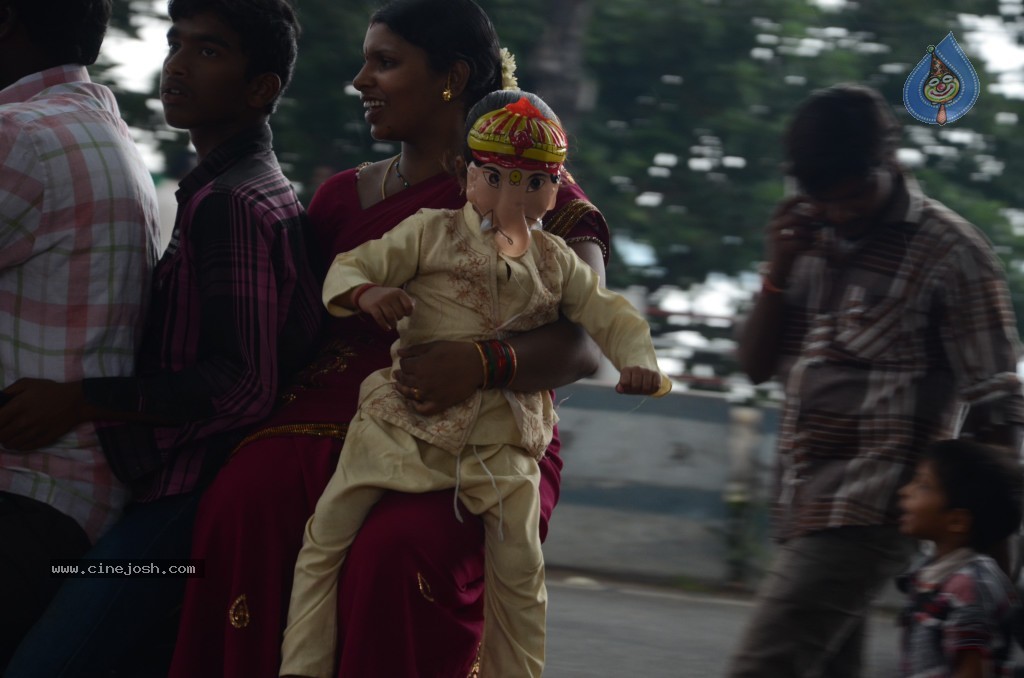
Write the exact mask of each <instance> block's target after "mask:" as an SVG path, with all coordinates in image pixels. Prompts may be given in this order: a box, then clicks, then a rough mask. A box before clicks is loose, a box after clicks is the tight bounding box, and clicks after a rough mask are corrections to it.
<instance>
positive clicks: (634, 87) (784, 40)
mask: <svg viewBox="0 0 1024 678" xmlns="http://www.w3.org/2000/svg"><path fill="white" fill-rule="evenodd" d="M377 5H378V2H376V1H375V0H348V1H347V2H343V3H342V2H337V1H336V0H296V7H297V11H298V12H299V16H300V19H301V21H302V24H303V37H302V42H301V46H300V49H301V51H300V57H299V63H298V66H297V69H296V74H295V79H294V82H293V84H292V86H291V88H290V89H289V91H288V93H287V96H286V97H285V99H284V100H283V101H282V105H281V107H280V110H279V111H278V114H277V116H276V118H275V120H274V129H275V135H276V140H275V145H276V147H277V149H278V153H279V155H280V157H281V161H282V164H283V165H285V167H286V169H287V172H288V173H289V176H291V177H292V178H293V180H295V181H296V183H297V184H298V185H299V187H300V189H301V194H302V195H303V197H304V198H305V199H307V200H308V199H309V197H310V196H311V195H312V191H313V190H315V188H316V185H317V184H318V183H319V181H320V180H322V178H323V177H324V176H326V175H327V174H328V173H329V172H332V171H337V170H339V169H342V168H344V167H349V166H352V165H355V164H358V163H359V162H362V161H366V160H374V159H377V158H380V157H385V156H386V155H388V154H393V153H395V152H396V150H397V148H396V147H395V146H394V145H392V144H387V143H377V142H375V141H374V140H373V139H371V138H370V137H369V134H368V133H367V129H366V126H365V124H364V122H363V119H362V108H361V106H360V104H359V97H358V96H357V95H356V93H355V92H354V90H353V89H352V88H351V80H352V78H353V77H354V75H355V74H356V72H357V71H358V69H359V67H360V65H361V63H362V48H361V46H362V41H363V35H364V33H365V29H366V26H367V21H368V18H369V16H370V14H371V13H372V11H373V9H374V8H375V7H376V6H377ZM481 5H482V6H483V7H484V8H485V9H486V10H487V11H488V13H489V14H490V15H491V17H492V19H493V21H494V23H495V25H496V26H497V28H498V31H499V34H500V35H501V37H502V40H503V43H504V44H505V45H507V46H508V47H509V48H510V49H512V51H513V52H514V53H515V55H516V57H517V60H518V62H519V65H520V72H519V82H520V86H521V87H523V88H524V89H529V90H533V91H536V92H538V93H539V94H541V95H542V96H544V97H545V98H547V99H548V100H549V101H550V102H551V103H552V104H553V106H554V107H555V109H556V110H557V111H558V112H559V114H560V115H561V116H562V117H563V119H564V120H565V122H566V124H567V128H568V130H569V132H570V140H571V142H572V144H573V148H572V150H571V154H570V168H571V170H572V172H573V174H574V175H575V176H576V178H577V180H579V182H580V183H581V184H582V185H583V187H584V188H585V190H586V191H587V192H588V194H589V195H590V197H591V199H592V200H593V201H594V202H595V203H596V204H598V205H599V206H600V207H601V209H602V210H603V211H604V213H605V214H606V216H607V217H608V221H609V223H610V224H611V226H612V229H613V233H615V234H619V235H622V236H627V237H629V238H631V239H633V240H636V241H640V242H643V243H646V244H649V245H650V246H651V247H653V249H654V251H655V252H656V256H657V259H658V262H657V264H658V265H657V266H656V267H632V266H629V265H628V264H627V262H625V261H624V260H622V259H621V258H617V259H616V260H615V261H614V263H613V266H612V268H611V269H610V274H609V280H610V284H612V285H614V286H623V285H626V284H630V283H642V284H645V285H647V286H648V287H651V288H653V287H656V286H658V285H661V284H666V283H668V284H677V285H686V284H688V283H691V282H694V281H699V280H702V279H703V278H704V277H705V275H706V274H707V273H708V272H710V271H722V272H725V273H736V272H739V271H743V270H749V269H750V268H751V267H752V266H753V265H754V262H756V261H757V260H758V259H760V257H761V247H762V244H761V231H762V228H763V225H764V223H765V221H766V219H767V217H768V215H769V214H770V212H771V209H772V207H773V205H774V203H775V202H776V201H777V200H778V199H779V198H781V196H782V192H783V181H782V167H781V163H782V152H781V146H780V143H779V140H780V137H781V134H782V131H783V129H784V127H785V124H786V121H787V119H788V115H789V113H790V111H792V110H793V109H794V107H795V106H796V105H797V103H798V102H799V101H800V100H802V99H803V98H804V97H806V96H807V94H808V93H809V92H810V91H811V90H813V89H815V88H819V87H824V86H827V85H830V84H834V83H836V82H841V81H860V82H864V83H866V84H869V85H872V86H874V87H877V88H878V89H879V90H880V91H882V92H883V93H884V94H885V96H886V97H887V98H888V100H889V101H890V102H891V103H892V106H893V109H894V111H896V113H897V114H898V115H899V117H900V119H901V121H902V122H903V123H904V127H905V133H904V143H903V145H904V147H905V150H904V152H903V157H905V158H906V159H907V161H908V162H909V163H911V164H912V165H913V169H914V171H915V172H916V173H917V175H918V177H919V178H920V179H921V181H922V183H923V184H924V185H925V188H926V190H927V191H928V192H929V193H930V194H931V195H932V196H933V197H934V198H937V199H939V200H942V201H943V202H945V203H947V204H948V205H949V206H950V207H951V208H953V209H955V210H956V211H958V212H960V213H961V214H963V215H964V216H965V217H966V218H968V219H970V220H971V221H973V222H974V223H976V224H978V225H979V226H980V227H981V228H983V229H984V230H985V231H986V233H988V235H989V236H990V237H991V238H992V240H993V241H994V243H995V244H996V246H997V248H998V251H999V252H1000V254H1001V255H1002V256H1003V258H1004V261H1005V262H1006V264H1007V268H1008V270H1009V272H1010V276H1011V282H1012V287H1013V290H1014V299H1015V303H1016V305H1017V312H1018V317H1020V318H1022V319H1024V241H1022V238H1021V235H1022V234H1024V212H1016V213H1014V212H1012V211H1010V212H1008V211H1007V210H1008V209H1009V208H1013V207H1016V206H1017V204H1018V201H1019V189H1018V188H1017V187H1018V186H1019V185H1020V183H1021V181H1022V179H1024V137H1022V135H1021V134H1020V133H1019V128H1018V121H1020V120H1021V118H1022V117H1024V102H1022V101H1021V100H1020V99H1008V98H1006V97H1005V96H1003V95H1002V94H1000V93H998V92H996V91H995V90H994V89H993V88H992V87H991V86H989V85H991V84H992V83H994V82H995V80H994V78H993V77H992V76H991V75H990V74H989V73H988V72H987V71H986V69H985V64H984V63H983V62H982V60H981V58H980V56H979V55H978V54H976V53H974V52H972V50H971V44H972V43H971V41H969V40H968V39H967V36H966V32H967V31H966V29H967V24H966V23H965V19H964V17H965V16H969V15H986V16H993V17H994V16H997V15H998V13H999V12H1000V11H1002V12H1003V13H1004V15H1003V19H1004V20H1005V21H1004V24H1005V25H1008V26H1010V27H1011V28H1012V27H1017V28H1019V27H1020V25H1021V21H1020V17H1019V15H1020V13H1019V12H1018V13H1016V14H1014V11H1015V10H1014V9H1013V8H1012V7H1011V6H1010V4H1008V3H1004V2H999V0H958V1H957V2H952V1H950V2H943V3H936V2H934V1H928V0H904V1H901V2H892V1H891V0H859V1H858V2H843V1H842V0H832V1H831V2H828V3H824V2H814V1H811V0H762V1H760V2H750V1H749V0H659V2H649V1H648V0H544V1H543V2H542V1H541V0H481ZM825 5H827V8H826V7H825ZM116 7H117V13H116V16H115V24H114V25H115V27H116V29H118V30H122V31H126V32H131V31H132V30H133V26H134V25H135V23H133V22H137V20H138V17H139V16H141V15H144V14H157V15H159V14H161V13H162V7H161V6H160V5H157V6H155V7H154V5H152V4H151V3H150V2H149V1H148V0H133V1H132V2H121V3H117V4H116ZM1017 9H1020V8H1019V6H1017ZM950 30H952V31H954V33H955V35H956V37H957V39H958V41H959V42H960V44H961V45H962V46H964V47H965V48H966V49H967V53H968V56H969V57H970V58H971V60H972V63H973V64H974V66H975V68H976V69H977V70H978V73H979V76H980V77H981V80H982V83H983V85H984V86H985V90H984V91H983V93H982V96H981V97H980V99H979V100H978V103H977V105H976V106H975V108H974V110H972V111H971V112H970V113H969V114H968V115H967V116H965V117H964V118H962V119H961V120H958V121H957V122H956V123H953V124H951V125H948V126H947V127H944V128H939V127H937V126H929V125H925V124H922V123H918V122H917V121H915V120H914V119H913V118H911V117H910V116H909V115H907V114H906V112H905V111H904V109H903V106H902V87H903V82H904V80H905V79H906V77H907V75H908V73H909V72H910V69H911V68H912V67H913V66H914V64H916V63H917V61H918V60H919V59H920V58H921V57H922V56H923V55H924V53H925V48H926V47H927V45H929V44H934V43H936V42H938V41H939V40H941V39H942V38H943V37H944V36H945V34H946V33H947V32H948V31H950ZM100 77H103V76H102V75H101V76H100ZM155 87H156V84H155V81H154V93H152V94H150V95H148V96H146V95H127V94H125V95H124V96H123V99H122V101H123V107H124V109H125V113H126V115H127V116H128V117H129V119H130V121H131V122H132V123H133V124H135V125H137V126H139V127H141V128H146V129H152V130H160V134H159V137H160V139H161V143H162V144H163V145H164V146H165V148H166V149H172V148H178V149H180V148H181V146H182V144H183V137H182V136H180V135H174V134H171V133H170V132H169V131H168V130H167V129H166V128H164V127H163V125H162V121H161V120H160V116H159V112H158V111H159V106H158V105H157V106H154V105H153V102H150V103H149V104H147V102H146V99H147V98H148V99H153V98H155V96H156V95H155ZM122 94H123V93H122Z"/></svg>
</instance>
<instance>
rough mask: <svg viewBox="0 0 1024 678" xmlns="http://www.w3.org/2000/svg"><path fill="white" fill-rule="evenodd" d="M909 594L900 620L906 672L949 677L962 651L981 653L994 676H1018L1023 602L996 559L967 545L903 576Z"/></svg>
mask: <svg viewBox="0 0 1024 678" xmlns="http://www.w3.org/2000/svg"><path fill="white" fill-rule="evenodd" d="M897 586H898V587H899V589H900V590H901V591H903V592H904V593H905V594H907V604H906V606H905V607H904V608H903V611H902V614H901V615H900V618H899V623H900V626H902V627H903V638H902V639H901V642H900V645H901V653H900V655H901V660H900V664H901V667H900V668H901V673H900V675H902V676H906V677H907V678H947V677H948V676H951V675H953V667H955V666H956V664H957V661H958V657H957V655H959V654H960V653H962V652H966V651H968V650H975V651H977V652H980V653H981V656H982V658H983V660H984V661H985V662H986V663H987V664H988V666H989V671H990V672H989V673H986V674H985V675H988V676H993V677H1005V678H1009V677H1010V676H1013V675H1014V671H1013V669H1014V667H1013V662H1011V661H1010V658H1011V655H1012V653H1013V647H1014V644H1015V641H1014V639H1015V637H1017V636H1018V635H1019V633H1020V630H1021V613H1022V610H1021V604H1020V600H1019V597H1018V595H1017V590H1016V589H1015V588H1014V586H1013V584H1011V583H1010V580H1009V579H1008V578H1007V576H1006V575H1005V574H1004V573H1003V571H1002V570H1000V569H999V566H998V565H997V564H996V562H995V561H994V560H992V558H990V557H988V556H985V555H981V554H978V553H975V552H974V551H972V550H970V549H968V548H963V549H958V550H956V551H953V552H952V553H950V554H948V555H946V556H945V557H943V558H941V559H939V560H929V561H927V562H926V563H924V564H923V565H922V566H921V567H920V568H919V569H917V570H915V571H913V572H911V573H908V574H905V575H901V576H900V577H899V578H897Z"/></svg>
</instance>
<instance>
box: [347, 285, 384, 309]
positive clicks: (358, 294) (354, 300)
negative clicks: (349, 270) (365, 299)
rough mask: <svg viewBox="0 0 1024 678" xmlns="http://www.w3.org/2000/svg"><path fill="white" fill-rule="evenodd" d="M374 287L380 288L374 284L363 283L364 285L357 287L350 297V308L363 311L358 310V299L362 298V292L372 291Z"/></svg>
mask: <svg viewBox="0 0 1024 678" xmlns="http://www.w3.org/2000/svg"><path fill="white" fill-rule="evenodd" d="M374 287H380V286H379V285H377V284H375V283H365V284H363V285H360V286H359V287H357V288H356V291H355V292H353V293H352V297H351V300H352V308H354V309H355V310H357V311H361V310H363V309H361V308H359V297H361V296H363V292H365V291H367V290H370V289H373V288H374Z"/></svg>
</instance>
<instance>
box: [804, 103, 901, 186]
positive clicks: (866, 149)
mask: <svg viewBox="0 0 1024 678" xmlns="http://www.w3.org/2000/svg"><path fill="white" fill-rule="evenodd" d="M899 134H900V126H899V123H898V122H897V121H896V116H895V115H893V112H892V109H891V108H890V107H889V103H888V102H887V101H886V100H885V99H884V98H883V97H882V95H881V94H880V93H878V91H876V90H874V89H871V88H870V87H865V86H863V85H858V84H840V85H834V86H832V87H829V88H827V89H820V90H816V91H815V92H813V93H812V94H811V96H809V97H808V98H807V99H806V100H805V101H804V102H803V103H802V104H800V106H799V107H798V108H797V110H796V113H795V114H794V115H793V119H792V121H791V122H790V124H789V127H788V128H787V130H786V135H785V139H784V146H785V152H786V157H787V160H788V162H789V168H788V172H789V174H791V175H792V176H793V177H795V178H796V180H797V181H798V182H800V185H801V187H802V188H803V189H804V190H806V191H808V192H810V193H811V194H812V195H813V194H820V193H823V192H825V191H828V190H829V189H830V188H833V187H835V186H837V185H838V184H839V183H841V182H843V181H844V180H847V179H862V178H865V177H867V176H868V175H869V174H870V173H871V172H872V171H873V170H875V169H877V168H878V167H881V166H883V165H885V164H886V163H888V162H890V161H892V160H893V159H894V158H895V155H896V145H897V143H898V142H899Z"/></svg>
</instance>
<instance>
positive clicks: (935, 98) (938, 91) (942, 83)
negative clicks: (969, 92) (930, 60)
mask: <svg viewBox="0 0 1024 678" xmlns="http://www.w3.org/2000/svg"><path fill="white" fill-rule="evenodd" d="M959 93H960V80H958V79H957V77H956V76H955V75H952V74H951V73H947V74H945V75H943V76H938V75H933V76H932V77H930V78H928V82H926V83H925V84H924V97H925V99H927V100H928V101H930V102H932V103H933V104H948V103H949V102H950V101H952V100H953V99H955V98H956V95H957V94H959Z"/></svg>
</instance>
